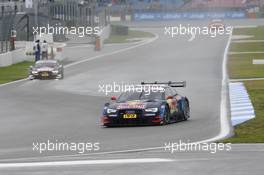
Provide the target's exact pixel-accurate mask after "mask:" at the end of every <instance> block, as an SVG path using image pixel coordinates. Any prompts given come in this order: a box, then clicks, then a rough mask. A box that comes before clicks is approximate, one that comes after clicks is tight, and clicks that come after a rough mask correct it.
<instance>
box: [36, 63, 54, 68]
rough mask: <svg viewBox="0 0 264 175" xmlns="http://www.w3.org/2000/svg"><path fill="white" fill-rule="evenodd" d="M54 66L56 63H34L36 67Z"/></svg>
mask: <svg viewBox="0 0 264 175" xmlns="http://www.w3.org/2000/svg"><path fill="white" fill-rule="evenodd" d="M56 66H57V64H56V63H37V64H36V68H40V67H51V68H54V67H56Z"/></svg>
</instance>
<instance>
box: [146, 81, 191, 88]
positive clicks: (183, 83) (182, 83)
mask: <svg viewBox="0 0 264 175" xmlns="http://www.w3.org/2000/svg"><path fill="white" fill-rule="evenodd" d="M155 84H160V85H168V86H170V87H186V81H178V82H172V81H169V82H157V81H155V82H153V83H146V82H141V85H155Z"/></svg>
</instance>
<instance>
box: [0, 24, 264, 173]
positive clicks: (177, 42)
mask: <svg viewBox="0 0 264 175" xmlns="http://www.w3.org/2000/svg"><path fill="white" fill-rule="evenodd" d="M144 27H146V26H145V25H144ZM141 30H147V31H150V32H152V33H155V34H156V35H157V38H156V39H155V40H153V41H151V42H148V43H146V44H141V45H140V46H136V44H132V45H126V46H120V48H119V46H105V50H104V51H103V53H95V55H89V53H88V50H89V48H88V47H80V48H77V49H76V48H68V49H69V50H68V51H67V52H69V57H71V54H72V55H73V57H74V56H75V58H76V60H74V59H73V58H72V60H71V61H77V60H78V61H80V60H85V59H88V60H87V61H83V62H81V63H80V64H73V65H71V64H70V65H68V66H67V67H66V68H65V79H64V80H59V81H52V80H43V81H39V80H34V81H21V82H18V83H14V84H10V85H5V86H0V162H18V161H20V162H23V161H24V160H27V161H30V160H31V159H32V160H34V161H41V160H46V161H47V160H48V161H52V160H54V159H58V160H72V159H76V158H81V159H84V158H88V157H89V154H94V153H96V154H97V153H99V154H98V156H95V157H94V159H105V158H107V155H105V154H103V153H104V152H115V151H123V150H134V149H145V148H153V147H162V146H164V143H165V142H178V141H179V140H182V141H185V142H194V141H200V140H205V139H210V138H212V137H215V136H216V135H218V134H219V132H220V103H221V81H222V62H223V54H224V50H225V47H226V44H227V41H228V37H229V36H221V37H217V38H210V37H206V36H199V37H198V38H196V39H195V40H194V41H192V42H189V41H188V39H187V38H186V37H177V38H170V37H168V36H165V35H164V29H163V28H158V27H156V28H151V27H149V28H142V29H141ZM124 48H127V49H124ZM90 49H92V48H90ZM118 49H119V51H118ZM86 52H87V53H86ZM90 58H92V59H90ZM169 80H171V81H182V80H186V81H187V88H185V89H178V92H179V93H180V94H183V95H186V96H187V97H188V98H189V100H190V102H191V104H190V105H191V119H190V120H189V121H186V122H179V123H176V124H171V125H167V126H161V127H159V126H158V127H157V126H149V127H118V128H102V127H101V126H100V116H101V111H102V106H103V104H104V103H105V102H106V101H108V100H109V97H110V96H105V95H104V94H103V93H100V92H98V90H99V87H98V86H99V85H102V84H112V83H113V81H114V82H117V83H122V82H124V83H140V82H141V81H169ZM47 140H54V141H55V140H58V141H62V142H99V143H100V151H94V152H88V153H86V154H85V155H78V154H77V153H75V152H62V151H61V152H59V151H58V152H55V151H54V152H45V153H42V154H39V153H38V152H36V151H32V143H33V142H46V141H47ZM262 148H263V147H261V148H260V149H259V150H260V151H259V152H260V153H262V154H263V149H262ZM243 153H245V154H246V155H244V154H241V155H244V157H247V156H248V154H250V152H245V151H244V152H243ZM74 154H75V155H76V154H77V156H74V157H71V156H67V155H74ZM223 154H224V155H222V154H221V155H218V156H216V157H214V158H212V155H211V154H209V155H208V154H202V153H186V154H185V155H186V157H187V158H186V163H184V162H185V161H184V160H183V161H179V162H178V161H176V162H173V163H171V164H167V165H166V166H165V165H164V164H160V163H158V165H162V167H163V170H164V169H166V167H167V166H168V169H171V170H172V168H173V167H174V166H172V165H173V164H177V165H178V166H179V165H181V164H182V165H183V166H181V167H182V168H181V169H180V170H179V171H180V172H185V174H192V173H191V169H192V168H193V169H195V168H198V165H199V166H201V167H206V166H207V163H205V160H203V159H206V161H207V162H209V163H210V166H211V167H212V166H213V165H214V163H213V161H209V160H211V159H217V158H219V161H220V160H222V162H224V159H222V158H224V157H225V156H227V155H228V153H223ZM230 154H231V153H230ZM252 154H253V153H252ZM254 154H255V152H254ZM103 155H104V156H103ZM175 155H176V154H175ZM256 155H258V154H257V153H256ZM50 156H56V157H54V159H53V158H52V157H50ZM142 156H143V157H151V158H153V157H155V158H158V157H159V158H175V157H176V156H175V157H174V155H169V154H168V153H167V154H162V151H160V152H155V151H153V152H151V151H150V152H145V153H142V154H141V153H138V152H137V153H135V154H133V153H130V154H128V155H127V154H124V155H122V154H117V155H116V156H114V155H113V154H111V155H109V157H108V158H109V159H111V158H114V159H116V158H120V157H121V158H123V159H124V158H129V157H133V158H135V157H136V158H138V157H141V158H142ZM179 156H180V157H178V156H177V158H179V159H182V157H184V154H181V155H179ZM196 156H197V157H196ZM91 157H93V156H91ZM190 157H191V158H190ZM193 157H196V158H195V159H194V158H193ZM205 157H206V158H205ZM208 157H209V158H208ZM89 158H90V157H89ZM236 158H237V157H236ZM183 159H184V158H183ZM190 159H191V161H192V162H191V163H190V164H189V162H188V161H189V160H190ZM238 159H239V158H238ZM234 161H235V160H234ZM195 162H199V163H197V164H195ZM229 162H232V161H229ZM235 162H236V161H235ZM178 163H179V164H178ZM215 163H216V164H218V163H219V162H217V161H216V162H215ZM156 164H157V163H156ZM156 164H155V163H154V164H148V165H146V166H145V167H144V168H142V169H143V172H148V173H149V174H155V173H156V174H160V173H161V172H160V171H154V170H153V171H151V173H150V171H148V170H149V168H151V166H150V165H153V166H155V167H157V165H156ZM143 165H144V164H143ZM143 165H141V166H143ZM188 165H190V166H188ZM98 166H99V165H96V166H91V169H89V168H88V167H87V166H85V167H80V168H78V169H77V168H76V169H75V170H76V171H74V172H75V173H76V174H78V173H79V174H85V172H87V171H89V170H91V171H92V173H91V174H101V173H103V172H107V171H110V169H111V167H110V165H105V166H102V165H100V166H99V168H100V171H99V170H98V169H97V167H98ZM133 166H135V165H133ZM210 166H209V167H210ZM122 167H124V168H127V169H128V170H129V171H126V170H125V169H123V170H122ZM148 167H149V168H148ZM201 167H199V169H200V170H201V171H198V172H197V173H200V174H203V171H202V170H203V169H201ZM223 167H224V165H223ZM223 167H222V168H223ZM120 168H121V170H120ZM175 168H177V166H175ZM222 168H220V169H217V168H216V169H215V170H219V172H220V170H224V171H225V172H226V171H228V169H224V168H223V169H222ZM252 168H253V167H252ZM118 169H119V170H118V171H116V172H115V171H114V170H111V171H110V174H111V173H113V174H114V173H119V174H130V173H129V172H130V171H134V168H132V167H130V166H129V164H126V165H125V166H118ZM135 169H136V167H135ZM156 169H157V168H156ZM35 170H36V172H38V171H40V172H42V174H55V173H52V172H64V173H65V174H67V173H70V174H74V172H73V169H71V168H68V169H64V170H63V171H61V170H60V168H58V167H57V168H54V169H49V171H47V169H45V168H41V169H29V170H28V169H26V170H25V172H24V173H25V174H30V173H34V172H35ZM53 170H54V171H53ZM187 170H188V171H187ZM1 171H2V170H1V167H0V174H2V173H1ZM164 171H165V170H164ZM175 171H177V169H175ZM2 172H5V173H7V172H9V171H8V169H4V170H3V171H2ZM18 172H19V171H11V172H9V173H10V174H12V173H14V174H16V173H18ZM212 172H214V169H213V168H212V169H211V170H210V171H209V170H208V171H206V173H209V174H211V173H212ZM259 172H260V171H259ZM5 173H3V174H5ZM167 173H168V174H174V172H171V171H168V172H167ZM21 174H22V171H21ZM40 174H41V173H40ZM59 174H60V173H59ZM61 174H62V173H61ZM142 174H147V173H142ZM182 174H184V173H182Z"/></svg>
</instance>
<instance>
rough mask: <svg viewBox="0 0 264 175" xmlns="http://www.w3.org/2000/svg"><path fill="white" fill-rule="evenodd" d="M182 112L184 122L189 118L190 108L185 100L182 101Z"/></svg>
mask: <svg viewBox="0 0 264 175" xmlns="http://www.w3.org/2000/svg"><path fill="white" fill-rule="evenodd" d="M184 106H185V107H184V111H183V120H184V121H186V120H188V118H190V106H189V102H188V100H187V99H185V101H184Z"/></svg>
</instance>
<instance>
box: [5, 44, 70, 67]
mask: <svg viewBox="0 0 264 175" xmlns="http://www.w3.org/2000/svg"><path fill="white" fill-rule="evenodd" d="M23 44H24V48H20V49H17V50H14V51H11V52H7V53H3V54H0V67H6V66H10V65H12V64H16V63H19V62H23V61H34V60H35V56H34V55H33V43H32V42H24V43H23ZM52 46H53V53H54V59H56V60H60V61H62V60H63V59H64V57H65V56H64V54H63V49H64V47H65V46H66V44H64V43H54V44H53V45H52ZM50 50H51V47H50V48H49V53H50V52H51V51H50ZM26 53H32V54H26Z"/></svg>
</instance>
